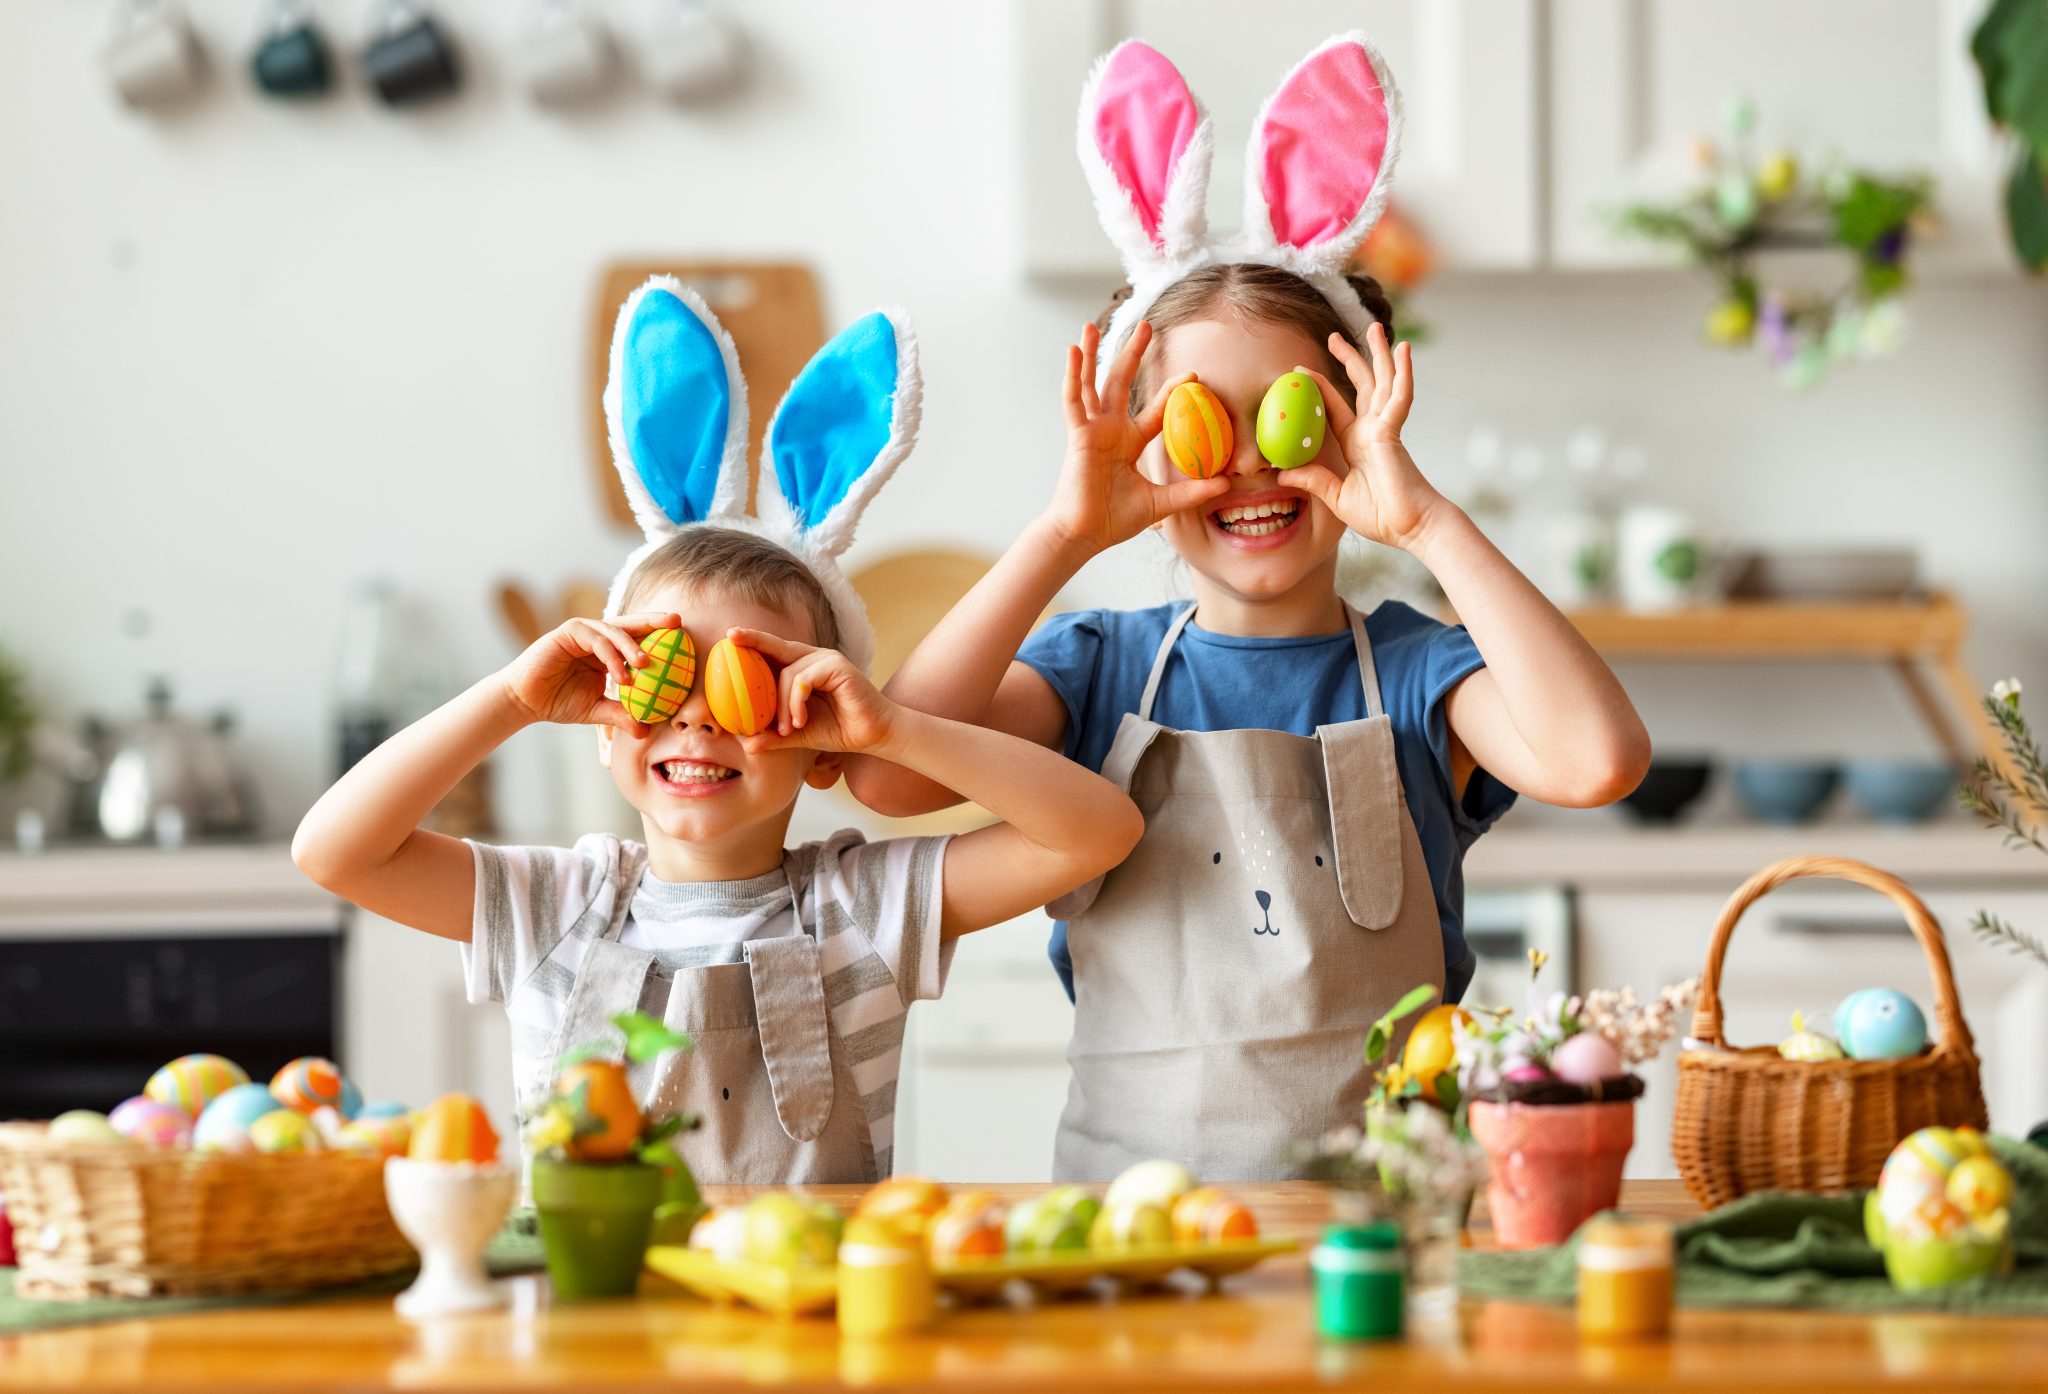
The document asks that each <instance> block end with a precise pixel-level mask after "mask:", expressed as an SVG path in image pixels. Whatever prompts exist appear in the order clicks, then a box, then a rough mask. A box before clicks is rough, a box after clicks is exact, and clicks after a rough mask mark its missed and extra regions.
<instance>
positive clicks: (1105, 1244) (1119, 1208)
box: [1088, 1200, 1173, 1250]
mask: <svg viewBox="0 0 2048 1394" xmlns="http://www.w3.org/2000/svg"><path fill="white" fill-rule="evenodd" d="M1172 1242H1173V1219H1172V1217H1171V1216H1169V1215H1168V1214H1167V1213H1166V1209H1165V1207H1163V1206H1158V1205H1154V1204H1153V1203H1152V1202H1151V1201H1149V1200H1138V1201H1130V1202H1127V1203H1125V1204H1122V1205H1105V1206H1103V1207H1102V1213H1101V1214H1100V1215H1097V1216H1096V1217H1095V1223H1094V1225H1093V1226H1091V1227H1090V1228H1089V1231H1088V1247H1089V1248H1091V1249H1108V1250H1117V1249H1152V1248H1159V1247H1162V1246H1164V1245H1167V1244H1171V1243H1172Z"/></svg>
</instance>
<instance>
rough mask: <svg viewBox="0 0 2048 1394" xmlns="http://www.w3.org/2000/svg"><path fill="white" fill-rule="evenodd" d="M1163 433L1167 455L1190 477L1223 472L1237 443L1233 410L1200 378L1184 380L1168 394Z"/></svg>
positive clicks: (1197, 477)
mask: <svg viewBox="0 0 2048 1394" xmlns="http://www.w3.org/2000/svg"><path fill="white" fill-rule="evenodd" d="M1160 437H1161V439H1163V440H1164V441H1165V443H1166V458H1167V459H1169V460H1171V461H1173V467H1174V468H1175V469H1177V470H1179V471H1180V472H1181V473H1182V474H1184V475H1186V476H1188V478H1190V479H1209V478H1212V477H1214V476H1215V475H1219V474H1221V473H1223V471H1224V469H1225V468H1227V467H1228V466H1229V464H1230V452H1231V451H1232V449H1234V448H1235V445H1236V437H1235V436H1234V435H1233V434H1232V433H1231V429H1230V412H1229V411H1228V410H1227V409H1226V408H1225V407H1224V405H1223V403H1222V402H1221V401H1219V400H1217V397H1216V394H1215V393H1214V392H1211V391H1210V390H1209V389H1208V388H1206V387H1204V386H1202V384H1200V383H1199V382H1184V383H1182V384H1181V385H1180V386H1179V387H1176V388H1174V389H1173V391H1172V392H1170V393H1168V394H1167V397H1166V424H1165V426H1164V427H1163V428H1162V429H1161V431H1160Z"/></svg>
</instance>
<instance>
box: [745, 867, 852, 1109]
mask: <svg viewBox="0 0 2048 1394" xmlns="http://www.w3.org/2000/svg"><path fill="white" fill-rule="evenodd" d="M790 899H791V904H792V906H793V907H794V909H793V913H794V914H795V915H796V922H797V932H796V933H795V934H785V935H783V936H781V937H779V938H775V939H750V940H748V941H747V943H746V944H745V945H744V950H743V951H744V952H745V954H746V962H747V974H748V977H749V979H750V980H751V981H752V983H753V988H754V1018H755V1021H756V1023H757V1025H758V1026H759V1028H760V1031H761V1059H762V1060H763V1061H764V1062H765V1063H766V1064H767V1067H768V1088H769V1091H770V1092H771V1093H772V1094H774V1096H775V1116H776V1119H777V1120H778V1121H779V1122H780V1123H781V1124H782V1131H784V1132H785V1133H788V1134H789V1136H790V1137H791V1138H792V1139H794V1140H795V1141H797V1142H812V1141H815V1140H816V1139H817V1138H818V1137H819V1136H820V1135H821V1134H823V1133H824V1131H825V1124H826V1123H827V1122H828V1121H829V1120H830V1119H831V1117H832V1035H831V1027H830V1023H829V1021H828V1019H827V1017H826V1013H825V977H824V973H823V970H822V968H821V966H820V961H819V955H818V941H817V940H815V939H813V938H812V937H811V936H810V935H809V934H808V933H807V932H805V931H804V927H803V901H802V900H801V899H800V898H798V896H797V894H796V886H795V884H794V883H793V882H792V884H791V886H790Z"/></svg>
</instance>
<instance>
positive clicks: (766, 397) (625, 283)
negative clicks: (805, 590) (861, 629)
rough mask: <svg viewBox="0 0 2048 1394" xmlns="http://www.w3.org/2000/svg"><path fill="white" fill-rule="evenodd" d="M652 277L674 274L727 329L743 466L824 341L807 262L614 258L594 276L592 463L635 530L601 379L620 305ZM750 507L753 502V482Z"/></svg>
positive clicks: (624, 522)
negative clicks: (736, 369)
mask: <svg viewBox="0 0 2048 1394" xmlns="http://www.w3.org/2000/svg"><path fill="white" fill-rule="evenodd" d="M649 276H674V277H675V278H676V279H677V280H680V281H681V282H682V283H683V284H684V285H687V286H689V287H690V288H691V289H692V290H694V291H696V292H697V293H698V294H699V295H701V296H703V297H704V303H705V304H707V305H709V306H710V307H711V310H712V313H713V314H715V315H717V316H718V319H719V322H720V323H721V324H723V325H724V326H725V329H726V332H727V333H728V334H731V335H732V342H733V346H734V347H735V348H736V349H737V350H738V351H739V356H740V371H741V372H743V373H745V374H746V378H747V406H748V411H749V420H748V422H747V439H748V451H747V468H748V471H749V478H752V472H753V471H754V470H756V469H758V468H759V463H760V458H761V438H762V436H764V435H766V434H767V431H768V417H769V415H770V414H771V413H773V412H774V410H775V405H776V403H778V402H780V401H781V400H782V394H783V392H784V391H786V390H787V389H788V387H789V384H790V383H791V382H793V381H794V380H795V379H796V375H797V374H798V373H799V372H801V371H802V370H803V366H804V364H806V363H808V362H809V361H810V358H811V355H812V354H814V353H816V352H817V351H818V350H819V349H820V348H821V347H823V346H824V343H825V313H824V309H823V307H822V305H821V304H820V303H819V300H818V283H817V280H816V278H815V277H813V276H812V274H811V269H810V268H809V267H808V266H802V265H799V264H797V263H794V262H761V261H688V260H684V259H681V258H674V259H665V260H644V261H616V262H611V263H609V264H607V265H606V266H605V267H604V269H603V270H602V271H601V272H600V273H599V275H598V281H597V300H596V304H595V307H594V309H593V312H592V314H591V333H590V434H591V446H592V451H591V457H590V458H591V461H592V463H593V465H594V466H595V468H596V470H597V481H598V492H599V494H600V496H601V497H602V498H603V499H604V503H605V511H606V512H607V513H608V514H610V516H611V518H612V520H613V521H614V522H616V523H617V524H618V525H619V526H620V527H622V528H625V529H627V530H628V531H632V532H637V531H639V528H638V525H637V524H635V523H634V521H633V510H632V509H631V508H629V507H628V506H627V505H626V494H625V490H624V489H623V488H622V487H620V484H619V476H618V472H617V471H616V470H615V469H614V468H613V467H612V448H611V442H610V440H609V438H608V437H607V435H606V432H605V424H604V384H605V378H606V377H607V376H608V375H609V374H610V372H611V355H612V330H613V328H614V327H615V326H616V325H617V323H618V319H619V307H620V306H621V305H623V304H625V303H626V297H627V296H629V295H631V294H632V293H633V291H634V290H635V289H637V288H638V287H639V286H640V284H641V282H643V281H645V280H646V279H647V278H648V277H649ZM747 501H748V506H749V507H750V508H751V507H752V504H753V489H752V486H751V484H750V485H749V487H748V492H747Z"/></svg>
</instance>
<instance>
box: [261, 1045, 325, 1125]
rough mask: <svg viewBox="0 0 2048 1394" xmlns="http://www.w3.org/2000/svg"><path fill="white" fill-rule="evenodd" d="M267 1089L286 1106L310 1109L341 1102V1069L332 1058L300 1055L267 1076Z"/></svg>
mask: <svg viewBox="0 0 2048 1394" xmlns="http://www.w3.org/2000/svg"><path fill="white" fill-rule="evenodd" d="M270 1092H271V1094H273V1095H274V1096H275V1097H276V1099H277V1101H278V1102H279V1103H281V1104H283V1105H284V1106H285V1107H286V1108H290V1109H297V1110H298V1111H299V1112H300V1113H311V1112H312V1111H313V1110H314V1109H316V1108H338V1107H339V1106H340V1104H341V1071H340V1070H339V1069H338V1068H336V1066H335V1064H334V1062H333V1061H332V1060H323V1059H322V1058H321V1057H319V1056H317V1055H301V1056H300V1057H299V1058H298V1059H296V1060H294V1061H292V1062H291V1063H290V1064H288V1065H286V1066H285V1067H284V1068H283V1069H281V1070H279V1071H278V1072H277V1073H276V1074H274V1075H272V1076H271V1077H270Z"/></svg>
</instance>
